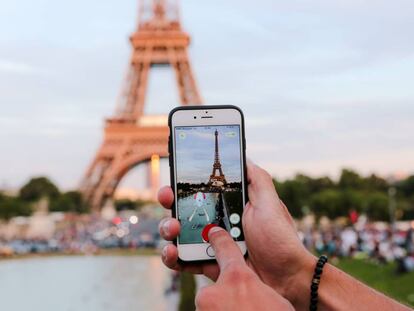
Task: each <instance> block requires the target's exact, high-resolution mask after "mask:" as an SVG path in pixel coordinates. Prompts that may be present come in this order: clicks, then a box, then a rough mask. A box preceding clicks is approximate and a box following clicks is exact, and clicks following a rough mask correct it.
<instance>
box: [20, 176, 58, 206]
mask: <svg viewBox="0 0 414 311" xmlns="http://www.w3.org/2000/svg"><path fill="white" fill-rule="evenodd" d="M44 196H45V197H48V198H49V199H50V200H53V199H55V198H57V197H58V196H59V189H58V188H57V187H56V186H55V184H54V183H53V182H51V181H50V180H49V179H48V178H47V177H35V178H32V179H30V181H29V182H28V183H27V184H25V185H24V186H23V187H22V188H21V189H20V193H19V197H20V198H21V199H22V200H24V201H28V202H34V201H37V200H39V199H40V198H41V197H44Z"/></svg>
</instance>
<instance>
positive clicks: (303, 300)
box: [281, 252, 318, 310]
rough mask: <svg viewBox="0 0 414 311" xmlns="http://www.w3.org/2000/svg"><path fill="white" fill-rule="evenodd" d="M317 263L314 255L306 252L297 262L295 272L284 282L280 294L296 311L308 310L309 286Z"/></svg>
mask: <svg viewBox="0 0 414 311" xmlns="http://www.w3.org/2000/svg"><path fill="white" fill-rule="evenodd" d="M317 261H318V259H317V258H316V257H315V256H314V255H312V254H311V253H309V252H306V254H303V256H301V258H300V260H299V261H298V264H297V268H296V272H295V273H294V274H292V275H291V276H290V277H289V278H287V280H286V282H284V283H285V285H284V286H283V289H282V293H281V294H282V295H283V296H284V297H285V298H286V299H288V300H289V301H290V303H291V304H292V305H293V306H294V307H295V309H296V310H308V309H309V295H310V284H311V281H312V276H313V272H314V269H315V265H316V262H317Z"/></svg>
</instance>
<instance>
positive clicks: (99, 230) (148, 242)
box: [0, 215, 160, 256]
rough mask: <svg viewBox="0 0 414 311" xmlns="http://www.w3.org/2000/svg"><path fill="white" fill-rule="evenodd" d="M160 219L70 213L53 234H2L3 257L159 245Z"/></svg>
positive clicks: (0, 246)
mask: <svg viewBox="0 0 414 311" xmlns="http://www.w3.org/2000/svg"><path fill="white" fill-rule="evenodd" d="M158 221H159V220H158V219H154V218H144V217H142V218H140V219H139V221H138V216H136V215H132V216H127V217H126V216H116V217H114V218H113V219H112V220H105V219H103V218H100V217H97V216H93V215H81V216H76V215H74V216H70V215H67V216H66V217H65V219H64V220H63V221H61V222H59V223H58V224H57V225H56V229H55V231H54V233H53V234H52V236H50V237H47V238H46V237H36V238H26V237H24V235H23V236H16V237H13V238H11V239H6V238H2V237H0V256H1V255H2V254H3V256H6V255H24V254H29V253H53V252H54V253H56V252H61V253H87V254H88V253H95V252H97V251H99V249H109V248H155V247H157V245H158V242H159V240H160V239H159V234H158V230H157V227H158Z"/></svg>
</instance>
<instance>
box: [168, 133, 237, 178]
mask: <svg viewBox="0 0 414 311" xmlns="http://www.w3.org/2000/svg"><path fill="white" fill-rule="evenodd" d="M215 130H217V132H218V148H219V157H220V163H221V169H222V171H223V174H224V176H225V178H226V181H227V182H241V170H240V163H241V162H240V130H239V126H237V125H234V126H210V127H197V128H194V127H177V128H176V129H175V144H176V155H177V158H176V163H177V181H178V182H190V183H208V181H209V178H210V175H211V172H212V170H213V163H214V150H215V134H214V132H215ZM216 174H218V172H216Z"/></svg>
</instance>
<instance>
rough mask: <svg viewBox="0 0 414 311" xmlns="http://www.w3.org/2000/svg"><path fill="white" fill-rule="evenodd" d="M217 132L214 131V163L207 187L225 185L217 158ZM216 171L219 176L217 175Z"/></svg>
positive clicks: (218, 157) (224, 178)
mask: <svg viewBox="0 0 414 311" xmlns="http://www.w3.org/2000/svg"><path fill="white" fill-rule="evenodd" d="M218 135H219V133H218V131H217V130H216V131H215V132H214V136H215V151H214V163H213V171H212V173H211V175H210V180H209V182H208V183H209V185H212V186H219V185H220V186H221V185H225V184H226V183H227V182H226V177H224V174H223V171H222V169H221V163H220V156H219V146H218ZM217 171H218V173H219V174H217Z"/></svg>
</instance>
